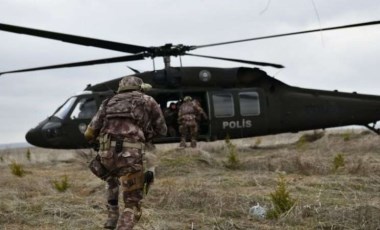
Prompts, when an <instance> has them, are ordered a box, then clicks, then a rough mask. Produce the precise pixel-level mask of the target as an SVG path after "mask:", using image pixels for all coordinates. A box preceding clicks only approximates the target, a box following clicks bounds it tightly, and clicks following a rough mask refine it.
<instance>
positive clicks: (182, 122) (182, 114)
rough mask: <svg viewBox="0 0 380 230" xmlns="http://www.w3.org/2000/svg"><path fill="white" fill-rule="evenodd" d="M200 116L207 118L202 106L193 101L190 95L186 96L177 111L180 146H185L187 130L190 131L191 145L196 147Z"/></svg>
mask: <svg viewBox="0 0 380 230" xmlns="http://www.w3.org/2000/svg"><path fill="white" fill-rule="evenodd" d="M200 116H203V118H204V119H207V115H206V113H205V112H204V111H203V109H202V107H201V106H200V105H199V104H198V103H196V102H195V101H193V100H192V98H191V97H189V96H186V97H185V98H184V102H183V103H182V105H181V106H180V107H179V112H178V123H179V132H180V133H181V143H180V145H179V146H180V147H186V136H187V133H188V131H190V136H191V147H193V148H194V147H196V145H197V135H198V129H199V127H198V122H199V120H200Z"/></svg>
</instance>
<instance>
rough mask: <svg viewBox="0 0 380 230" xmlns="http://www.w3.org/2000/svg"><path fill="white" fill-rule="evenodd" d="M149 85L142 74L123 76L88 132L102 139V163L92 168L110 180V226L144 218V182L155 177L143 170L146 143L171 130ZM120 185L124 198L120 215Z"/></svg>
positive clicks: (91, 137)
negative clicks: (147, 86) (142, 211)
mask: <svg viewBox="0 0 380 230" xmlns="http://www.w3.org/2000/svg"><path fill="white" fill-rule="evenodd" d="M146 85H147V84H144V83H143V81H142V80H141V79H140V78H138V77H134V76H130V77H125V78H123V79H122V80H121V81H120V83H119V88H118V94H116V95H115V96H113V97H112V98H111V99H107V100H105V101H103V103H102V105H101V106H100V108H99V110H98V112H97V113H96V115H95V116H94V117H93V119H92V121H91V123H90V124H89V125H88V128H87V130H86V132H85V137H86V139H87V140H89V141H95V139H98V140H99V152H98V155H99V158H100V162H99V163H98V164H96V163H95V164H94V165H95V166H93V167H91V165H90V168H91V170H92V171H93V172H94V171H95V172H94V174H96V175H97V176H99V177H101V178H102V179H104V180H105V181H106V182H107V209H108V219H107V221H106V223H105V225H104V227H105V228H108V229H114V228H116V229H118V230H127V229H133V226H134V225H135V224H136V223H137V222H138V220H139V219H140V217H141V200H142V198H143V190H144V183H146V182H148V183H151V182H152V181H153V176H154V174H153V172H152V171H147V172H145V174H144V172H143V170H144V169H143V154H144V147H145V143H146V142H148V141H150V140H151V139H152V138H153V137H155V136H159V135H161V136H165V135H166V132H167V127H166V124H165V119H164V117H163V114H162V112H161V109H160V106H159V105H158V104H157V102H156V101H155V100H154V99H153V98H152V97H150V96H148V95H145V94H144V93H143V92H142V91H143V90H144V88H145V86H146ZM149 86H150V85H149ZM99 168H102V169H103V170H99ZM148 170H149V169H148ZM98 174H100V175H98ZM119 185H121V188H122V197H123V200H124V209H123V211H122V212H121V213H120V214H119V206H118V197H119Z"/></svg>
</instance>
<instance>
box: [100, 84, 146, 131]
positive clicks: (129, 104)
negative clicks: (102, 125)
mask: <svg viewBox="0 0 380 230" xmlns="http://www.w3.org/2000/svg"><path fill="white" fill-rule="evenodd" d="M145 103H146V101H145V99H144V95H143V94H141V93H139V92H136V91H133V92H129V93H121V94H117V95H116V96H114V97H112V98H111V99H110V100H109V101H108V103H107V106H106V109H105V112H106V119H108V120H110V119H113V118H129V119H130V120H131V121H133V122H134V124H136V125H138V126H139V127H140V128H143V127H144V118H145Z"/></svg>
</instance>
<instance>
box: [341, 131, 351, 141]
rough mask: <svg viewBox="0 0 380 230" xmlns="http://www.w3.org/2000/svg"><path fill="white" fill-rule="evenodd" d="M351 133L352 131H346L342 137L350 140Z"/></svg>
mask: <svg viewBox="0 0 380 230" xmlns="http://www.w3.org/2000/svg"><path fill="white" fill-rule="evenodd" d="M351 134H352V132H348V131H347V132H345V133H343V134H342V137H343V140H344V141H349V140H350V139H351Z"/></svg>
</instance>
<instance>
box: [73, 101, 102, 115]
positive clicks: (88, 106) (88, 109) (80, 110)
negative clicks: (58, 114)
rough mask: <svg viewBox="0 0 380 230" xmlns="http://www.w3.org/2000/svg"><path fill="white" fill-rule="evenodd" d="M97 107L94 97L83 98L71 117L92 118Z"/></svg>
mask: <svg viewBox="0 0 380 230" xmlns="http://www.w3.org/2000/svg"><path fill="white" fill-rule="evenodd" d="M96 110H97V107H96V102H95V99H94V98H82V99H81V100H80V101H79V102H78V103H77V104H76V105H75V108H74V110H73V112H72V113H71V115H70V118H71V119H73V120H74V119H91V118H92V117H93V116H94V115H95V113H96Z"/></svg>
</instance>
